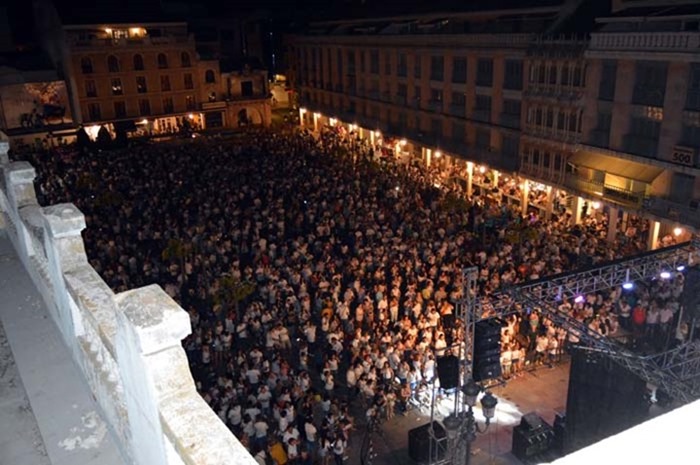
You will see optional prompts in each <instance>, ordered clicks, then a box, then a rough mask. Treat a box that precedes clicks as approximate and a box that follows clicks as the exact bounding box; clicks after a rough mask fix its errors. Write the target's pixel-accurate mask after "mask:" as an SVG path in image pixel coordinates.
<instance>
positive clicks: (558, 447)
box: [552, 413, 566, 456]
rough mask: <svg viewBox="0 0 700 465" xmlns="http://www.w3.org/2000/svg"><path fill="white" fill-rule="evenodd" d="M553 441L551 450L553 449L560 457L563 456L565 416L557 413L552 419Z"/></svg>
mask: <svg viewBox="0 0 700 465" xmlns="http://www.w3.org/2000/svg"><path fill="white" fill-rule="evenodd" d="M553 429H554V441H553V442H552V449H554V450H555V451H556V452H557V454H559V455H560V456H563V455H564V444H565V441H566V415H562V414H561V413H557V415H556V416H555V417H554V427H553Z"/></svg>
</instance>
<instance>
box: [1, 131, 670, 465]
mask: <svg viewBox="0 0 700 465" xmlns="http://www.w3.org/2000/svg"><path fill="white" fill-rule="evenodd" d="M350 139H352V140H351V142H352V143H350ZM14 156H16V157H24V158H27V159H29V160H30V161H31V162H32V163H33V164H34V165H35V166H36V167H37V172H38V178H37V193H38V196H39V197H40V199H41V202H42V203H43V204H52V203H58V202H73V203H75V204H76V205H77V206H78V207H79V208H80V209H81V211H83V213H84V214H85V216H86V222H87V225H88V227H87V229H86V230H85V232H84V239H85V245H86V249H87V251H88V256H89V259H90V263H91V264H92V265H93V266H94V267H95V269H96V270H97V271H98V272H99V273H100V274H101V276H102V277H103V278H104V280H105V281H106V282H107V284H108V285H109V286H110V287H111V288H112V289H114V290H115V291H116V292H120V291H124V290H126V289H131V288H135V287H139V286H143V285H147V284H151V283H158V284H160V285H162V286H163V288H164V289H165V290H166V292H168V293H169V294H170V295H171V296H172V297H173V298H174V299H175V300H177V301H178V302H179V303H180V304H181V305H182V307H183V308H184V309H185V310H186V311H188V312H189V314H190V317H191V322H192V329H193V331H192V334H191V335H190V336H189V337H188V338H187V339H186V340H185V341H184V342H183V344H184V347H185V350H186V351H187V354H188V357H189V359H190V362H191V365H192V370H193V374H194V376H195V380H196V381H197V386H198V389H199V390H200V392H201V394H202V396H203V397H204V398H205V399H206V401H207V402H208V403H209V404H210V405H211V407H212V408H213V410H214V411H215V412H217V413H218V415H219V416H220V417H221V419H222V421H224V422H225V423H226V424H227V425H228V426H229V427H230V429H231V430H232V431H233V432H234V433H235V434H236V435H237V437H238V438H239V439H240V440H241V441H242V442H243V443H244V444H245V445H246V446H247V447H248V448H249V449H250V451H251V453H252V454H253V455H254V456H255V457H256V460H258V461H259V462H260V463H265V462H266V461H268V462H269V461H270V460H272V461H273V462H274V463H277V464H284V463H288V464H311V463H323V464H324V465H325V464H328V463H330V462H331V461H335V463H336V464H341V463H343V461H344V459H345V458H346V457H347V454H348V441H349V440H350V438H351V435H350V432H351V431H352V430H353V428H354V427H355V425H356V424H366V422H373V421H376V420H378V419H380V418H386V417H388V416H391V415H393V414H394V413H400V412H405V410H406V409H407V408H409V406H410V402H411V400H412V399H413V397H414V396H415V393H416V391H417V390H419V389H420V387H421V386H425V384H426V383H431V382H433V380H434V379H435V378H436V374H437V373H436V360H437V358H439V357H441V356H443V355H445V354H448V353H449V352H450V351H454V350H455V345H456V344H457V343H458V342H459V341H461V340H462V331H463V328H462V327H461V325H460V324H459V321H457V322H455V318H454V311H455V304H456V303H457V302H458V301H460V299H462V297H463V296H462V292H463V282H462V270H463V268H465V267H467V266H477V267H478V268H479V278H478V292H479V294H480V295H481V296H488V295H489V294H491V293H493V292H494V291H496V290H497V289H499V287H501V286H502V285H507V284H513V283H519V282H523V281H526V280H530V279H536V278H539V277H542V276H545V275H549V274H554V273H558V272H562V271H566V270H571V269H574V268H576V267H578V266H580V265H581V264H582V263H598V262H601V261H605V260H610V259H614V258H619V257H620V255H621V254H622V253H627V252H630V253H632V252H635V251H637V250H638V248H639V247H640V245H639V244H638V242H639V241H636V229H635V231H633V232H632V234H629V231H622V232H621V233H620V234H619V241H620V244H618V246H611V245H610V244H608V243H606V242H605V237H606V230H607V224H606V219H605V216H604V215H603V214H598V215H586V217H585V218H584V223H583V224H581V225H572V224H570V221H571V218H570V215H567V214H566V212H565V209H563V208H562V209H561V211H560V212H559V214H555V215H553V216H552V218H551V219H544V217H543V216H539V215H537V214H535V213H532V212H521V211H520V210H519V208H518V206H517V205H507V203H506V202H502V201H501V200H502V199H501V198H496V196H495V195H494V193H493V192H491V193H490V194H488V195H480V196H478V197H477V196H475V197H474V198H471V199H470V198H465V195H464V193H463V192H461V191H459V189H458V186H457V185H453V184H449V183H448V182H447V179H448V178H450V176H452V175H453V174H454V173H453V171H454V169H455V168H454V167H442V168H441V167H438V166H433V167H431V168H426V167H425V166H424V165H423V164H422V163H419V162H409V163H398V162H396V161H395V160H394V159H393V158H392V157H381V156H380V157H377V156H376V151H375V150H373V149H372V148H371V147H368V146H367V145H366V144H365V143H362V142H360V141H358V140H356V139H355V135H354V134H349V135H347V134H341V133H339V132H337V131H324V132H323V133H322V134H318V135H312V134H310V133H306V132H296V133H293V134H285V135H282V134H276V133H272V132H251V133H249V134H247V135H246V136H245V137H242V138H240V139H238V140H237V141H236V142H231V143H229V142H220V141H218V142H215V143H212V142H211V141H192V142H180V143H172V144H158V145H155V144H154V145H144V146H140V147H132V148H130V149H128V150H118V151H109V152H99V153H94V154H81V155H78V156H75V157H71V158H66V157H54V156H51V154H49V153H39V152H27V153H18V154H14ZM506 187H507V186H506ZM494 192H497V190H495V189H494ZM495 220H498V221H495ZM637 229H642V228H637ZM660 285H661V286H663V285H664V284H663V283H662V284H660ZM669 289H670V290H669ZM669 289H667V288H665V287H661V288H660V289H654V290H653V293H652V292H649V291H647V294H646V297H644V296H642V297H641V298H639V299H636V300H635V301H634V302H633V303H631V304H630V305H628V306H625V304H621V302H627V299H621V298H620V295H619V291H617V290H611V291H610V292H609V293H606V294H601V295H596V296H588V297H587V299H585V300H584V301H583V302H571V303H569V302H562V303H561V307H560V310H561V311H566V312H569V313H571V314H572V315H575V316H576V318H578V319H580V320H581V321H582V322H585V324H587V325H589V326H590V327H595V328H596V330H597V331H600V332H601V333H602V334H615V333H616V331H618V326H619V327H622V328H624V329H628V328H629V330H630V331H639V330H640V329H639V327H638V326H639V325H638V324H637V321H636V320H635V316H634V315H635V313H634V312H635V310H634V308H635V306H642V307H644V309H645V322H646V323H645V324H646V325H647V326H646V327H645V328H646V329H642V331H643V332H644V331H648V332H650V333H654V334H657V333H658V334H666V333H667V331H669V321H670V320H669V314H668V310H670V311H671V312H675V311H676V310H677V309H676V308H674V307H673V305H672V304H671V302H672V298H671V297H673V295H674V294H675V293H676V291H675V290H674V289H675V288H672V287H670V288H669ZM664 292H666V293H667V294H669V295H668V299H666V300H663V301H661V300H659V299H660V298H662V296H663V295H664V294H663V293H664ZM635 295H636V294H635ZM649 296H654V297H649ZM644 298H646V300H644ZM628 307H632V309H629V308H628ZM647 308H648V309H647ZM656 313H658V315H657V316H653V315H655V314H656ZM652 319H654V321H655V322H656V323H657V326H653V327H649V326H650V325H651V323H652ZM629 320H632V322H631V323H629V322H628V321H629ZM448 322H449V324H448ZM627 325H629V326H627ZM635 325H636V326H635ZM570 336H571V335H568V334H567V333H566V331H565V330H563V329H562V328H557V327H556V326H555V325H553V324H552V323H551V322H550V321H548V320H547V319H546V318H544V317H543V316H542V315H541V314H539V313H538V312H537V311H536V309H535V310H531V311H530V312H529V313H525V312H524V313H522V314H519V313H518V314H513V315H511V316H509V317H507V318H506V319H505V320H504V328H503V338H502V344H503V355H502V359H501V362H502V366H503V371H504V376H506V377H509V376H517V375H518V374H519V373H520V372H522V370H523V368H524V367H525V366H526V364H533V365H536V364H547V363H553V362H555V361H556V360H558V357H559V356H560V354H561V351H562V348H563V346H564V345H565V344H566V343H567V338H570ZM356 405H361V406H363V407H364V408H363V410H362V415H363V417H364V418H363V417H358V418H353V413H355V412H356V410H352V407H353V406H356ZM354 416H355V417H357V414H355V415H354Z"/></svg>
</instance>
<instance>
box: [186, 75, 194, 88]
mask: <svg viewBox="0 0 700 465" xmlns="http://www.w3.org/2000/svg"><path fill="white" fill-rule="evenodd" d="M184 79H185V89H194V82H193V81H192V73H185V77H184Z"/></svg>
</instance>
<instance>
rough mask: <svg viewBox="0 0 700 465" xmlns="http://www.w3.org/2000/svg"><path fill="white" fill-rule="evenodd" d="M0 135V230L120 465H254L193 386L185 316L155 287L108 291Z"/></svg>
mask: <svg viewBox="0 0 700 465" xmlns="http://www.w3.org/2000/svg"><path fill="white" fill-rule="evenodd" d="M7 150H8V144H7V142H0V212H1V213H2V215H1V216H0V228H2V229H3V230H4V232H5V234H7V236H8V238H9V239H10V241H11V242H12V244H13V245H14V247H15V250H16V252H17V255H18V256H19V258H20V260H21V261H22V263H23V264H24V266H25V268H26V269H27V271H28V273H29V275H30V276H31V278H32V280H33V282H34V283H35V285H36V287H37V288H38V290H39V292H40V293H41V295H42V297H43V299H44V301H45V303H46V306H47V308H48V310H49V312H50V314H51V316H52V317H53V319H54V321H55V323H56V326H57V327H58V329H59V330H60V332H61V334H62V336H63V339H64V341H65V342H66V344H67V346H68V348H69V350H70V351H71V353H72V355H73V358H74V360H75V362H76V363H77V365H78V366H79V367H80V369H81V371H82V373H83V374H84V376H85V380H86V382H87V384H88V385H89V387H90V390H91V392H92V393H93V395H94V397H95V399H96V401H97V404H98V406H99V408H100V410H101V414H102V416H103V418H104V419H105V421H106V422H107V424H108V425H109V427H110V430H111V432H112V434H113V437H114V440H115V442H116V443H117V444H118V445H119V447H120V450H121V451H122V454H123V457H124V459H125V462H126V463H129V464H136V465H182V464H186V465H224V464H243V465H246V464H247V465H254V464H255V463H256V462H255V460H254V459H253V458H252V457H251V455H250V454H249V453H248V451H247V450H246V449H245V448H244V447H243V446H242V445H241V444H240V443H239V442H238V440H237V439H236V438H235V437H234V436H233V435H232V434H231V433H230V431H229V430H228V428H227V427H226V425H224V424H223V423H222V422H221V420H220V419H219V417H218V416H217V415H216V414H215V413H214V412H213V411H212V410H211V409H210V408H209V406H208V405H207V404H206V403H205V402H204V400H203V399H202V398H201V397H200V396H199V394H198V393H197V391H196V389H195V385H194V381H193V378H192V375H191V373H190V370H189V365H188V362H187V356H186V354H185V352H184V350H183V348H182V346H181V340H182V339H183V338H185V337H186V336H187V335H188V334H190V332H191V328H190V321H189V316H188V314H187V313H186V312H185V311H184V310H183V309H182V308H181V307H180V306H178V304H177V303H176V302H175V301H173V300H172V299H171V298H170V297H169V296H168V295H167V294H166V293H165V292H164V291H163V290H162V289H161V288H160V287H158V286H148V287H144V288H140V289H134V290H131V291H127V292H123V293H120V294H117V295H115V294H114V293H113V292H112V290H111V289H110V288H109V287H108V286H107V284H106V283H105V282H104V281H103V280H102V278H101V277H100V276H99V275H98V273H97V272H96V271H95V269H94V268H92V266H90V264H89V262H88V259H87V255H86V253H85V246H84V243H83V240H82V236H81V231H82V230H83V229H85V227H86V225H85V217H84V216H83V214H82V213H81V212H80V211H79V210H78V209H77V208H76V207H75V206H74V205H73V204H59V205H52V206H49V207H41V206H39V204H38V203H37V200H36V195H35V192H34V178H35V176H36V173H35V170H34V168H33V167H32V166H31V165H29V164H28V163H26V162H9V160H8V157H7Z"/></svg>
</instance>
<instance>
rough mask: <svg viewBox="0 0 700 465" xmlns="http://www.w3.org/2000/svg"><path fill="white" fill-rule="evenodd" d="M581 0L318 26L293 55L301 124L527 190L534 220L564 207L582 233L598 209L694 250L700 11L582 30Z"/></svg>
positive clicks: (621, 19) (606, 22)
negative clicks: (644, 224) (585, 216)
mask: <svg viewBox="0 0 700 465" xmlns="http://www.w3.org/2000/svg"><path fill="white" fill-rule="evenodd" d="M571 3H576V2H564V3H563V4H562V5H560V6H550V7H542V8H533V9H528V10H517V11H516V10H508V11H473V12H467V13H459V14H455V13H451V14H450V15H444V14H443V15H439V14H434V15H421V16H404V17H395V18H378V19H373V20H362V21H336V22H327V23H319V24H316V25H312V27H310V28H309V30H308V31H307V32H306V33H305V34H299V35H295V36H293V37H290V40H289V47H288V55H289V57H288V58H289V60H290V63H291V66H290V70H289V77H290V79H291V81H292V85H293V86H294V88H295V89H296V91H297V92H298V96H299V99H300V105H301V107H302V110H303V111H301V113H302V115H301V116H302V122H305V124H306V125H307V126H309V127H313V128H315V129H318V127H319V126H320V125H324V124H328V123H329V122H331V120H332V122H336V121H339V122H344V123H346V124H348V125H349V127H351V128H354V126H355V125H357V126H358V127H359V128H358V133H360V134H361V135H365V136H367V137H368V138H370V137H371V138H372V139H375V138H377V137H378V136H379V135H380V134H383V135H384V139H385V140H387V139H391V138H392V137H393V138H403V139H406V142H407V144H406V146H407V149H408V151H409V152H411V153H413V154H414V155H415V156H417V157H422V158H423V159H424V160H425V161H426V162H428V163H430V162H431V159H432V162H435V158H436V157H435V155H436V154H439V155H442V154H443V153H444V154H447V155H451V157H443V161H442V163H445V158H447V159H450V161H449V162H448V163H454V164H460V166H461V165H465V164H466V167H467V169H466V171H468V176H469V179H470V181H469V184H470V188H471V179H472V178H471V176H472V174H470V173H473V170H474V167H475V166H476V165H478V164H482V165H487V166H482V167H480V170H482V171H483V170H484V168H490V169H488V173H489V174H490V176H491V178H492V179H491V180H492V181H493V178H495V179H496V180H497V182H498V179H499V175H500V174H502V173H504V174H503V175H502V176H501V180H502V179H503V176H508V177H509V178H510V182H514V181H515V180H517V183H518V189H517V190H518V193H517V197H518V198H522V199H523V208H524V209H526V208H528V203H529V204H532V203H533V201H534V198H539V197H546V198H547V200H546V201H544V202H542V203H541V204H539V205H534V207H537V208H541V209H542V210H544V213H545V215H546V214H548V213H549V212H550V211H551V205H549V206H548V204H549V203H550V202H551V201H552V200H553V199H554V198H556V197H564V198H565V199H564V201H565V202H567V205H568V208H569V210H570V211H571V213H572V216H573V219H574V221H578V220H579V219H580V215H581V209H582V208H587V207H586V204H592V205H595V206H598V205H600V206H602V207H603V208H604V209H605V210H606V212H607V214H608V215H609V218H610V219H611V221H610V223H611V225H612V226H617V224H618V223H619V222H621V221H622V222H624V221H627V219H628V217H629V216H630V215H632V216H633V217H638V216H641V217H644V218H647V219H649V220H650V221H651V227H650V233H649V244H650V246H653V245H655V244H657V242H658V240H659V239H660V238H661V237H663V236H665V235H674V236H677V237H679V238H680V239H683V238H686V237H687V233H688V232H689V231H691V230H696V231H697V230H698V229H700V210H698V201H699V200H700V160H699V159H698V150H699V146H700V140H699V139H698V131H697V130H696V129H695V128H696V127H697V122H696V120H697V119H698V114H697V113H696V110H697V105H700V99H698V98H697V95H698V93H699V92H700V91H699V90H698V85H699V84H698V82H700V81H699V79H700V74H698V73H699V72H700V55H699V53H698V51H699V50H700V49H699V48H698V41H699V40H700V32H699V31H698V30H697V25H698V18H700V16H699V15H700V8H698V7H697V6H691V7H687V6H685V7H683V6H679V7H677V8H679V9H682V11H680V10H679V11H673V10H669V13H668V14H669V15H673V19H672V20H669V19H668V18H667V17H666V14H667V13H661V14H660V15H659V14H658V11H656V10H654V9H650V8H649V7H643V6H640V5H639V4H640V3H643V2H641V1H636V2H633V3H634V7H635V8H633V9H631V10H630V9H626V8H625V7H624V5H623V6H620V5H617V7H618V9H617V10H616V11H612V10H611V11H609V12H607V14H606V16H605V17H598V18H597V19H596V20H595V22H593V17H592V18H591V26H589V28H588V30H587V31H580V30H575V29H572V28H571V27H570V25H571V24H574V23H576V22H584V21H585V20H584V19H581V15H582V12H581V11H580V10H577V9H576V8H569V6H568V5H570V4H571ZM623 3H626V2H623ZM657 3H658V2H657ZM686 3H687V2H686ZM585 4H586V2H579V5H584V6H585ZM642 7H643V9H644V10H645V12H646V14H647V15H650V17H649V20H648V21H647V22H645V23H644V24H645V25H646V26H633V24H637V23H639V22H640V21H639V17H638V13H637V9H638V8H642ZM654 12H656V14H654ZM680 13H683V15H681V16H680V17H679V16H678V15H680ZM635 21H636V22H635ZM633 27H646V28H648V32H645V31H642V30H640V31H638V32H636V33H634V34H632V33H630V31H632V30H633V29H630V28H633ZM571 31H575V32H576V34H574V33H573V32H571ZM652 31H655V32H652ZM465 161H466V162H467V163H465ZM532 189H539V190H542V192H543V194H542V196H539V195H538V196H533V195H530V194H531V193H532ZM530 206H533V205H530ZM611 229H612V228H611ZM609 237H610V238H612V237H614V235H613V232H612V231H611V233H610V236H609Z"/></svg>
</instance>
